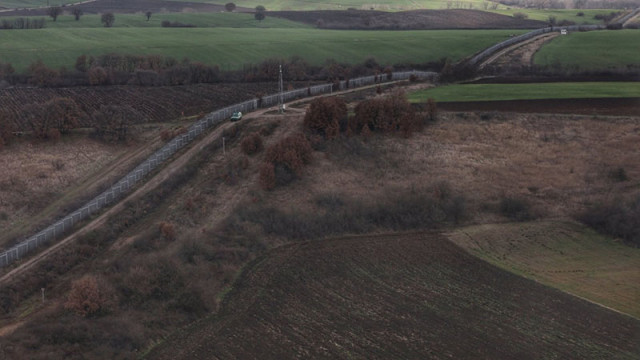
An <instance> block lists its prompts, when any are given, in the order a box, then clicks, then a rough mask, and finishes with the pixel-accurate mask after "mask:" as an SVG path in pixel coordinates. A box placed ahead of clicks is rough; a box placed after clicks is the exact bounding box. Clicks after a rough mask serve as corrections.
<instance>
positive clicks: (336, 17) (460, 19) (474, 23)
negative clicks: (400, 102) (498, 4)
mask: <svg viewBox="0 0 640 360" xmlns="http://www.w3.org/2000/svg"><path fill="white" fill-rule="evenodd" d="M268 15H269V16H275V17H281V18H285V19H289V20H292V21H298V22H302V23H306V24H311V25H315V26H317V27H319V28H323V29H364V30H366V29H371V30H374V29H375V30H383V29H384V30H400V29H402V30H410V29H417V30H420V29H535V28H540V27H544V26H545V23H544V22H542V21H537V20H528V19H516V18H514V17H512V16H506V15H500V14H494V13H490V12H486V11H479V10H462V9H454V10H412V11H402V12H383V11H368V10H348V11H339V10H326V11H320V10H318V11H270V12H269V13H268Z"/></svg>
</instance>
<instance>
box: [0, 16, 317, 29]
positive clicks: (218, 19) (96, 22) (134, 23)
mask: <svg viewBox="0 0 640 360" xmlns="http://www.w3.org/2000/svg"><path fill="white" fill-rule="evenodd" d="M115 16H116V21H115V23H114V24H113V27H116V28H118V27H140V28H152V27H155V28H159V27H161V23H162V21H164V20H168V21H171V22H176V21H177V22H181V23H183V24H192V25H195V26H197V27H226V28H285V29H296V28H310V27H311V26H309V25H306V24H302V23H299V22H295V21H290V20H285V19H280V18H276V17H270V16H267V17H266V18H265V19H264V20H263V21H257V20H256V19H255V18H254V17H253V15H252V14H243V13H226V12H225V13H162V14H153V15H151V18H150V19H149V21H147V18H146V17H145V15H144V14H116V15H115ZM14 18H15V17H3V18H0V20H7V21H11V20H12V19H14ZM36 18H37V17H36ZM45 20H46V25H45V28H46V29H69V28H73V29H78V28H103V27H104V26H103V25H102V23H101V22H100V15H83V16H81V17H80V20H78V21H76V20H75V18H74V17H73V16H72V15H62V16H59V17H58V19H57V21H53V20H52V19H51V18H49V17H45Z"/></svg>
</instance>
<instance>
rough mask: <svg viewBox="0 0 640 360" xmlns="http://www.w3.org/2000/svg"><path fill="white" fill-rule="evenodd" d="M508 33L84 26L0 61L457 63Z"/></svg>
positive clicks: (35, 38) (18, 44)
mask: <svg viewBox="0 0 640 360" xmlns="http://www.w3.org/2000/svg"><path fill="white" fill-rule="evenodd" d="M514 32H515V33H522V31H514V30H442V31H332V30H318V29H260V30H259V31H257V30H256V29H228V28H109V29H107V28H95V29H91V28H87V29H83V30H82V31H77V30H72V29H39V30H21V31H5V32H3V33H2V35H3V41H2V42H0V62H5V63H7V62H8V63H11V64H12V65H13V66H14V68H16V70H17V71H19V72H20V71H24V70H25V69H26V68H27V66H28V65H29V64H30V63H31V62H33V61H35V60H36V59H41V60H42V61H43V62H44V63H45V64H47V65H49V66H52V67H55V68H58V67H61V66H65V67H72V66H73V64H75V60H76V58H77V57H78V56H80V55H82V54H86V55H93V56H96V55H100V54H106V53H120V54H161V55H166V56H172V57H174V58H176V59H182V58H185V57H188V58H189V59H191V60H196V61H201V62H204V63H206V64H217V65H220V66H221V67H222V68H223V69H225V70H226V69H240V68H242V67H243V65H246V64H250V63H253V64H255V63H259V62H261V61H263V60H265V59H268V58H289V57H291V56H293V55H298V56H301V57H302V58H304V59H305V60H307V61H308V62H309V63H311V64H315V65H320V64H323V63H324V62H325V61H326V60H327V59H330V58H332V59H335V60H337V61H339V62H345V63H361V62H363V61H364V60H365V59H367V58H369V57H374V58H375V59H376V60H377V61H378V62H380V63H382V64H397V63H426V62H429V61H436V60H439V59H441V58H445V57H446V58H450V59H452V60H454V61H455V60H458V59H460V58H463V57H465V56H469V55H471V54H473V53H475V52H477V51H479V50H481V49H484V48H486V47H488V46H490V45H492V44H495V43H497V42H500V41H502V40H504V39H506V38H508V37H509V34H512V33H514Z"/></svg>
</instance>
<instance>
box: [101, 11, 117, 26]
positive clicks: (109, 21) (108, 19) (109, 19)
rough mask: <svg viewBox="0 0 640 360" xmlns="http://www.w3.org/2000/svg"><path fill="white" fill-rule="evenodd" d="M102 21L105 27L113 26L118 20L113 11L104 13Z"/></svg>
mask: <svg viewBox="0 0 640 360" xmlns="http://www.w3.org/2000/svg"><path fill="white" fill-rule="evenodd" d="M100 21H101V22H102V23H103V24H104V27H112V26H113V23H114V22H115V21H116V17H115V15H113V13H110V12H108V13H104V14H102V17H101V18H100Z"/></svg>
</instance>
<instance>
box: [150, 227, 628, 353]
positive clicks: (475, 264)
mask: <svg viewBox="0 0 640 360" xmlns="http://www.w3.org/2000/svg"><path fill="white" fill-rule="evenodd" d="M638 324H640V322H638V321H635V320H632V319H630V318H627V317H624V316H621V315H618V314H615V313H613V312H610V311H606V310H604V309H602V308H600V307H598V306H595V305H593V304H589V303H587V302H585V301H581V300H579V299H577V298H575V297H572V296H568V295H566V294H563V293H560V292H558V291H557V290H554V289H551V288H548V287H544V286H541V285H539V284H536V283H535V282H532V281H527V280H525V279H523V278H521V277H519V276H515V275H513V274H510V273H508V272H506V271H502V270H500V269H498V268H496V267H493V266H490V265H488V264H487V263H485V262H483V261H479V260H478V259H477V258H475V257H473V256H469V255H468V254H465V252H464V251H463V250H462V249H460V248H459V247H457V246H454V245H453V244H452V243H450V242H449V241H446V240H445V239H443V238H442V237H440V236H438V235H433V234H409V235H403V234H399V235H383V236H373V237H359V238H345V239H330V240H322V241H314V242H309V243H302V244H295V245H291V246H285V247H282V248H278V249H275V250H274V251H271V252H269V253H268V254H267V255H265V256H263V257H262V258H260V259H258V260H257V261H254V262H253V263H252V264H251V265H250V266H248V268H247V269H246V270H245V271H244V273H243V274H242V276H241V277H240V278H239V279H238V280H237V281H236V283H235V285H234V288H233V290H232V291H231V292H230V293H229V294H228V295H227V297H226V298H225V302H224V303H223V307H222V309H221V311H220V313H219V314H218V315H217V316H216V317H212V318H209V319H207V320H205V321H200V322H199V323H197V324H195V326H193V327H191V328H190V329H187V330H186V331H184V332H181V333H180V334H179V336H178V337H177V338H175V339H173V341H167V342H166V343H165V344H163V346H161V347H159V348H158V349H157V350H156V351H155V352H152V353H151V354H150V356H149V358H152V359H193V358H196V359H206V358H257V357H259V358H263V359H272V358H273V359H278V358H287V357H291V356H292V355H294V357H304V358H332V359H337V358H369V359H390V358H407V359H409V358H411V359H419V358H429V359H444V358H487V359H510V358H518V359H533V358H536V359H541V358H547V359H551V358H580V359H597V358H617V359H623V358H630V359H631V358H634V357H635V356H637V354H634V352H636V350H633V345H632V344H633V337H634V331H635V330H636V329H637V328H638ZM610 331H613V332H616V336H610V334H611V333H608V332H610ZM618 331H619V332H618ZM605 333H608V334H606V335H604V334H605Z"/></svg>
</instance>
